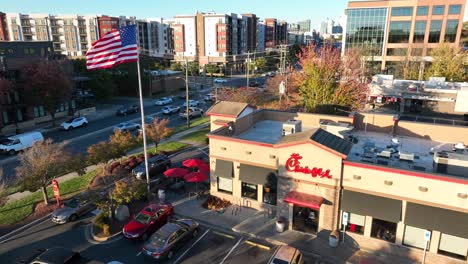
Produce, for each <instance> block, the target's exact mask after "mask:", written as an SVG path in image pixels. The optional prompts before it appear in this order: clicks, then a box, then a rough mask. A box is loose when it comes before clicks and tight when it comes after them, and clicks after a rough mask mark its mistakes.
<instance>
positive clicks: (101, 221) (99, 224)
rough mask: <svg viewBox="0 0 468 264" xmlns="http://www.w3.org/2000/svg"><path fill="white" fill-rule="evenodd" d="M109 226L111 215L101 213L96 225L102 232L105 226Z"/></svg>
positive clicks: (96, 219)
mask: <svg viewBox="0 0 468 264" xmlns="http://www.w3.org/2000/svg"><path fill="white" fill-rule="evenodd" d="M108 224H109V215H108V214H107V212H106V211H104V212H102V213H100V214H99V215H98V216H96V218H95V219H94V225H95V226H96V227H98V228H100V229H101V230H103V229H104V225H108Z"/></svg>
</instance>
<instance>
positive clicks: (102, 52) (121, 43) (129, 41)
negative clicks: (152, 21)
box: [86, 25, 138, 70]
mask: <svg viewBox="0 0 468 264" xmlns="http://www.w3.org/2000/svg"><path fill="white" fill-rule="evenodd" d="M137 60H138V47H137V44H136V26H135V25H131V26H126V27H122V28H120V29H119V30H113V31H110V32H109V33H107V34H106V35H104V37H102V38H100V39H99V40H98V41H96V42H95V43H93V46H92V47H91V49H89V50H88V52H87V53H86V68H87V69H88V70H95V69H107V68H112V67H113V66H114V65H118V64H121V63H125V62H134V61H137Z"/></svg>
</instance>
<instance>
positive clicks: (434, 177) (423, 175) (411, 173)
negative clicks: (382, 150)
mask: <svg viewBox="0 0 468 264" xmlns="http://www.w3.org/2000/svg"><path fill="white" fill-rule="evenodd" d="M343 164H344V165H348V166H353V167H358V168H363V169H370V170H378V171H384V172H390V173H399V174H403V175H408V176H414V177H421V178H426V179H431V180H437V181H446V182H453V183H461V184H465V185H468V180H462V179H456V178H448V177H443V176H437V175H431V174H427V173H421V172H414V171H407V170H401V169H394V168H386V167H381V166H375V165H369V164H362V163H356V162H352V161H347V160H344V161H343Z"/></svg>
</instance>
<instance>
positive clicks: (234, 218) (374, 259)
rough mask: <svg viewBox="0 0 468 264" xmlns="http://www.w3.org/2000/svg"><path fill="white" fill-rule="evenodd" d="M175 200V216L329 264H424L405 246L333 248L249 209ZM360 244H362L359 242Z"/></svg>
mask: <svg viewBox="0 0 468 264" xmlns="http://www.w3.org/2000/svg"><path fill="white" fill-rule="evenodd" d="M177 198H178V200H177V199H174V198H173V199H170V198H169V199H168V200H169V201H171V200H172V203H173V205H174V206H175V212H176V214H177V215H179V216H181V217H188V218H193V219H195V220H197V221H199V222H201V223H205V224H207V225H212V226H215V227H218V228H223V229H228V230H232V231H235V232H237V233H241V234H243V235H246V236H249V237H254V238H257V239H261V240H266V241H267V242H269V243H272V244H276V245H291V246H293V247H296V248H298V249H299V250H301V251H303V252H304V253H308V254H311V255H314V256H317V258H318V259H319V260H322V261H324V262H329V263H359V264H376V263H382V264H387V263H388V264H393V263H399V264H414V263H421V258H422V250H417V249H409V248H407V247H404V246H398V245H393V244H392V245H390V244H388V243H386V242H383V241H382V242H381V241H378V240H376V239H372V238H368V237H363V236H360V235H356V236H355V237H350V236H348V235H347V236H346V237H345V242H344V243H341V244H340V245H339V246H338V247H336V248H332V247H330V246H329V243H328V235H329V232H320V233H319V234H318V235H317V236H315V235H311V234H306V233H302V232H298V231H294V230H286V231H284V232H282V233H278V232H277V231H276V230H275V225H276V219H271V218H268V216H267V215H264V213H263V212H262V211H257V210H254V209H250V208H242V209H241V210H240V211H239V210H236V208H238V207H237V206H230V207H228V208H226V210H225V212H224V213H223V214H220V213H218V212H215V211H210V210H206V209H204V208H203V207H202V206H201V205H202V203H203V202H204V200H205V199H199V200H198V199H193V198H192V199H189V198H188V197H181V196H178V197H177ZM357 240H359V241H357ZM425 263H426V264H429V263H453V264H459V263H460V264H461V263H466V262H464V261H459V260H456V259H453V258H448V257H443V256H441V255H437V254H433V253H429V252H428V253H427V256H426V262H425Z"/></svg>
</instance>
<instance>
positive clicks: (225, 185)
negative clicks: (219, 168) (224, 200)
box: [218, 177, 232, 194]
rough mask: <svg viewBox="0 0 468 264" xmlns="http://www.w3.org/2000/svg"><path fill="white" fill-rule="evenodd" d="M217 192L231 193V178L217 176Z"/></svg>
mask: <svg viewBox="0 0 468 264" xmlns="http://www.w3.org/2000/svg"><path fill="white" fill-rule="evenodd" d="M218 192H224V193H229V194H232V179H227V178H223V177H218Z"/></svg>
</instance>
